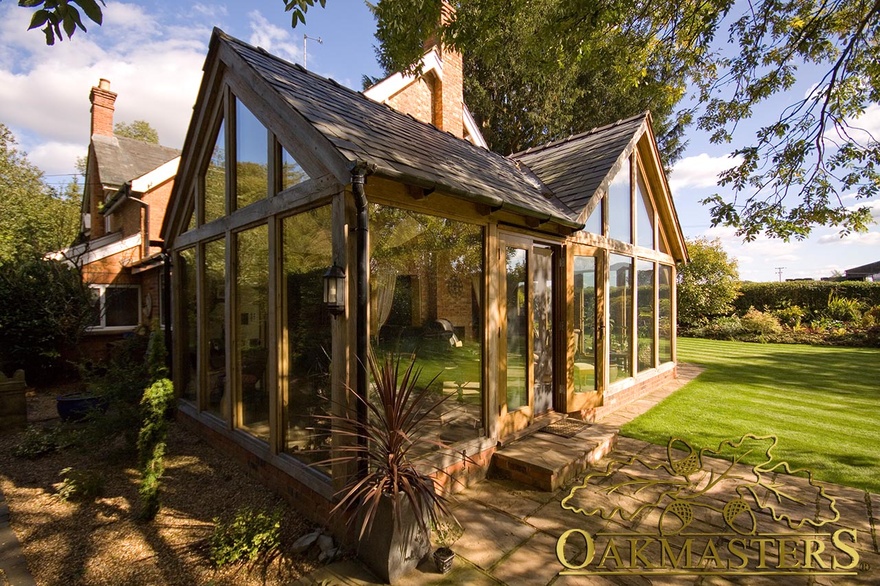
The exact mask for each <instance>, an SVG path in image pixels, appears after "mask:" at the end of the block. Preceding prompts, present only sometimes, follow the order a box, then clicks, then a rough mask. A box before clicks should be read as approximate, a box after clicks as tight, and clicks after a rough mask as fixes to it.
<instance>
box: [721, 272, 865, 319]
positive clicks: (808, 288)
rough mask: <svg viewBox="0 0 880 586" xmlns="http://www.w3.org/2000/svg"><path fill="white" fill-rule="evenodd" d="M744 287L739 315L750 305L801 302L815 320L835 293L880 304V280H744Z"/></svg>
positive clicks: (738, 301) (738, 303)
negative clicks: (762, 281)
mask: <svg viewBox="0 0 880 586" xmlns="http://www.w3.org/2000/svg"><path fill="white" fill-rule="evenodd" d="M740 290H741V293H742V294H741V295H740V296H739V297H737V298H736V299H735V300H734V302H733V305H734V307H735V308H736V312H737V314H739V315H743V314H744V313H745V312H746V311H748V308H749V307H768V308H770V309H781V308H783V307H786V306H787V305H798V306H800V307H801V309H803V310H804V311H805V312H806V314H807V315H806V316H805V317H806V319H815V318H816V317H818V316H819V314H821V313H822V312H823V311H824V309H825V307H826V306H827V305H828V296H829V295H830V294H831V293H832V292H833V293H835V295H837V296H839V297H845V298H847V299H857V300H859V301H860V302H862V303H863V304H865V305H866V306H873V305H880V283H871V282H868V281H847V282H842V283H832V282H828V281H791V282H782V283H777V282H767V283H741V285H740Z"/></svg>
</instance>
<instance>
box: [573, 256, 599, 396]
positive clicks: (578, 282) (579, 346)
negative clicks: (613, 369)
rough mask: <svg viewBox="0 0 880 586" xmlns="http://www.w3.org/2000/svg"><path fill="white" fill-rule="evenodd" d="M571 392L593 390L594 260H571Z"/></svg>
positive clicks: (576, 258)
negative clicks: (572, 280) (572, 368)
mask: <svg viewBox="0 0 880 586" xmlns="http://www.w3.org/2000/svg"><path fill="white" fill-rule="evenodd" d="M574 319H575V322H574V390H575V392H576V393H583V392H585V391H593V390H595V389H596V259H595V258H594V257H592V256H575V257H574Z"/></svg>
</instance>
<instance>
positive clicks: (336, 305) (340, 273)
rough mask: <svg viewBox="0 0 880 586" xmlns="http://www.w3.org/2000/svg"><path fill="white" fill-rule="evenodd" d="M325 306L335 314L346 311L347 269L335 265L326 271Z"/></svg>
mask: <svg viewBox="0 0 880 586" xmlns="http://www.w3.org/2000/svg"><path fill="white" fill-rule="evenodd" d="M324 307H326V308H327V311H329V312H330V313H332V314H333V315H340V314H342V313H343V312H344V311H345V270H344V269H343V268H342V267H338V266H336V265H333V266H332V267H330V268H329V269H327V272H326V273H324Z"/></svg>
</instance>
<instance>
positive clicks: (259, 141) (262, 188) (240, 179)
mask: <svg viewBox="0 0 880 586" xmlns="http://www.w3.org/2000/svg"><path fill="white" fill-rule="evenodd" d="M268 145H269V133H268V131H267V130H266V127H265V126H263V125H262V124H261V123H260V121H259V120H257V119H256V117H255V116H254V115H253V114H251V111H250V110H248V109H247V108H246V107H245V106H244V104H242V103H241V101H240V100H235V161H236V165H235V168H236V179H235V208H236V209H239V210H240V209H241V208H243V207H245V206H246V205H250V204H252V203H254V202H255V201H259V200H261V199H265V198H266V196H267V195H268V194H269V146H268Z"/></svg>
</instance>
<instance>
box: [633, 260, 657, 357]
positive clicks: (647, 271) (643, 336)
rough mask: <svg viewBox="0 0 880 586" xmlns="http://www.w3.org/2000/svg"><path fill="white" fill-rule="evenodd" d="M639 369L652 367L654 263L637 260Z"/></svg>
mask: <svg viewBox="0 0 880 586" xmlns="http://www.w3.org/2000/svg"><path fill="white" fill-rule="evenodd" d="M636 283H637V285H638V289H637V291H638V293H637V296H638V302H639V346H638V359H639V365H638V366H639V371H642V370H647V369H649V368H654V366H655V365H654V263H652V262H648V261H646V260H640V261H638V275H637V277H636Z"/></svg>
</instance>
